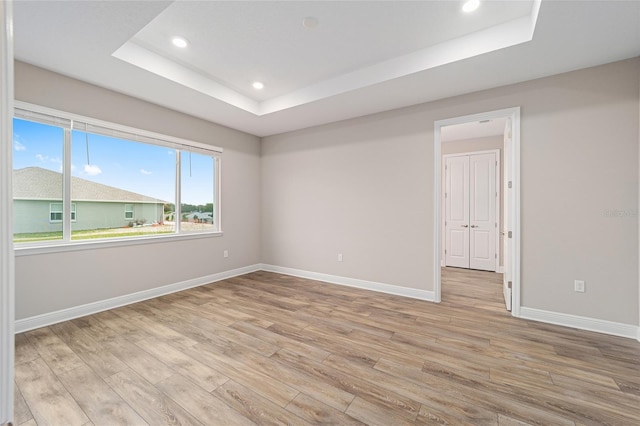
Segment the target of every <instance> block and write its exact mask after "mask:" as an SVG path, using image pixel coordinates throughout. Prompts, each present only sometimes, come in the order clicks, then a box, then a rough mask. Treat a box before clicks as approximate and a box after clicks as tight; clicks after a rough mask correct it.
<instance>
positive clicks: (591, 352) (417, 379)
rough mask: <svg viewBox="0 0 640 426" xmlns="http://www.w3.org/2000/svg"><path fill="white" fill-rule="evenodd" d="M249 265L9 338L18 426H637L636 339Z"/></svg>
mask: <svg viewBox="0 0 640 426" xmlns="http://www.w3.org/2000/svg"><path fill="white" fill-rule="evenodd" d="M501 277H502V276H501V275H499V274H493V273H486V272H478V271H464V270H457V269H452V268H444V269H443V284H442V289H443V296H442V298H443V302H442V303H441V304H434V303H429V302H423V301H418V300H413V299H407V298H402V297H397V296H391V295H385V294H380V293H373V292H368V291H364V290H358V289H352V288H348V287H341V286H336V285H329V284H325V283H319V282H316V281H310V280H305V279H300V278H294V277H290V276H285V275H279V274H273V273H267V272H256V273H252V274H248V275H244V276H242V277H237V278H232V279H228V280H225V281H222V282H218V283H214V284H211V285H208V286H203V287H199V288H195V289H191V290H187V291H183V292H180V293H175V294H171V295H167V296H164V297H160V298H157V299H153V300H149V301H145V302H141V303H137V304H134V305H130V306H126V307H122V308H118V309H114V310H111V311H107V312H102V313H99V314H95V315H91V316H88V317H84V318H79V319H75V320H72V321H68V322H64V323H60V324H56V325H53V326H50V327H45V328H42V329H38V330H34V331H30V332H27V333H23V334H19V335H17V336H16V400H15V413H16V418H15V420H16V422H15V424H16V425H30V426H31V425H56V426H57V425H64V426H72V425H96V426H97V425H108V426H113V425H164V424H167V425H182V424H185V425H250V424H265V425H276V424H290V425H310V424H312V425H317V424H331V425H359V424H371V425H384V426H391V425H404V424H418V425H420V424H452V425H463V424H470V425H525V424H539V425H565V424H566V425H603V424H608V425H638V424H640V420H639V419H640V343H638V342H636V341H633V340H629V339H623V338H617V337H611V336H607V335H602V334H597V333H591V332H584V331H579V330H573V329H568V328H562V327H557V326H552V325H546V324H541V323H535V322H528V321H525V320H519V319H514V318H512V317H511V316H510V315H509V313H507V312H506V311H505V310H504V305H503V303H502V299H501V297H502V296H501Z"/></svg>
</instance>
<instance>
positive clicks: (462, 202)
mask: <svg viewBox="0 0 640 426" xmlns="http://www.w3.org/2000/svg"><path fill="white" fill-rule="evenodd" d="M496 160H497V159H496V154H495V153H484V154H472V155H456V156H451V157H446V159H445V265H446V266H454V267H458V268H471V269H480V270H485V271H495V270H496V264H497V259H496V233H497V229H496V196H497V194H496Z"/></svg>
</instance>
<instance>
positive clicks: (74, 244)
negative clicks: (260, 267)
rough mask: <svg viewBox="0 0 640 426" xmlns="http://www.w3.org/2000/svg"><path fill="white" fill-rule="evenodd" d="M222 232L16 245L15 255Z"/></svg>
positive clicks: (181, 239)
mask: <svg viewBox="0 0 640 426" xmlns="http://www.w3.org/2000/svg"><path fill="white" fill-rule="evenodd" d="M222 235H223V232H222V231H215V232H201V233H197V234H180V235H153V236H148V237H136V238H113V239H104V240H99V241H96V240H90V241H86V240H79V241H71V242H68V241H64V242H62V241H54V242H50V243H41V244H38V243H33V244H29V245H22V244H16V245H14V253H15V256H16V257H19V256H31V255H36V254H48V253H62V252H67V251H78V250H92V249H96V250H97V249H104V248H112V247H123V246H136V245H144V244H157V243H169V242H174V241H185V240H196V239H200V238H211V237H221V236H222Z"/></svg>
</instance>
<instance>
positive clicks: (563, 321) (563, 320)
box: [520, 306, 640, 341]
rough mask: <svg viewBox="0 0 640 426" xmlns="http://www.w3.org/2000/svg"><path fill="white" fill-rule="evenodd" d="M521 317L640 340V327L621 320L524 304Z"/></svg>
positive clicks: (521, 308)
mask: <svg viewBox="0 0 640 426" xmlns="http://www.w3.org/2000/svg"><path fill="white" fill-rule="evenodd" d="M520 318H524V319H528V320H534V321H540V322H546V323H549V324H556V325H562V326H565V327H572V328H578V329H580V330H588V331H595V332H598V333H604V334H611V335H614V336H620V337H627V338H629V339H637V340H638V341H640V327H638V326H636V325H631V324H622V323H619V322H612V321H605V320H600V319H596V318H589V317H580V316H577V315H570V314H562V313H558V312H551V311H544V310H542V309H535V308H526V307H524V306H522V307H520Z"/></svg>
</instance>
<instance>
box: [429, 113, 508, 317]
mask: <svg viewBox="0 0 640 426" xmlns="http://www.w3.org/2000/svg"><path fill="white" fill-rule="evenodd" d="M493 120H502V122H503V123H504V128H503V137H504V139H503V145H502V147H503V150H502V157H503V167H502V169H503V173H502V176H501V178H500V183H499V184H498V185H497V186H500V187H502V188H503V191H502V193H503V198H504V201H503V203H502V205H503V208H502V209H501V208H500V207H499V206H500V205H498V207H497V208H496V217H498V216H503V220H498V222H499V223H500V224H499V225H495V222H494V227H497V232H496V235H497V236H498V237H497V238H498V239H499V242H498V243H496V254H498V263H497V264H496V267H495V271H496V272H503V273H504V279H503V297H504V302H505V305H506V307H507V309H509V308H511V314H512V315H513V316H520V242H519V241H520V108H519V107H514V108H508V109H503V110H496V111H489V112H484V113H479V114H473V115H467V116H462V117H456V118H451V119H446V120H439V121H436V122H435V123H434V170H435V176H434V178H435V179H434V181H435V185H434V204H435V211H434V231H435V232H434V235H435V238H434V293H435V296H434V300H435V301H436V302H440V301H441V300H442V292H441V270H440V266H441V265H442V266H444V265H445V264H446V258H445V255H444V250H445V245H446V244H445V242H444V241H443V236H444V235H445V232H446V231H445V227H444V217H445V215H446V211H445V202H444V201H443V195H444V193H445V191H446V187H445V183H446V175H445V174H444V170H443V169H444V165H443V162H442V152H443V142H442V141H443V133H444V136H445V139H446V137H447V135H446V134H447V132H448V129H450V128H453V126H455V127H458V126H459V125H467V126H466V127H473V125H477V124H481V123H483V122H489V121H493ZM462 127H465V126H461V128H462ZM469 151H471V150H469ZM463 167H464V166H463ZM462 210H464V208H462ZM459 225H460V228H461V229H466V228H464V227H463V226H462V225H464V224H459ZM468 225H469V227H470V226H471V223H469V224H468ZM474 229H475V228H474ZM459 237H460V238H463V237H464V235H463V234H462V233H459ZM469 238H471V236H469ZM460 241H462V244H463V245H462V247H464V240H463V239H460ZM469 244H471V242H469ZM494 256H495V254H494ZM500 265H502V266H500Z"/></svg>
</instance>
